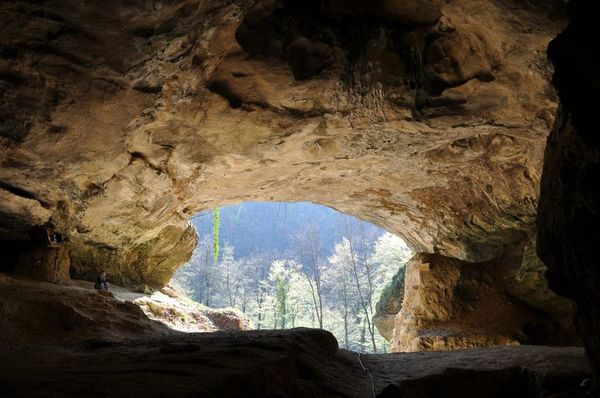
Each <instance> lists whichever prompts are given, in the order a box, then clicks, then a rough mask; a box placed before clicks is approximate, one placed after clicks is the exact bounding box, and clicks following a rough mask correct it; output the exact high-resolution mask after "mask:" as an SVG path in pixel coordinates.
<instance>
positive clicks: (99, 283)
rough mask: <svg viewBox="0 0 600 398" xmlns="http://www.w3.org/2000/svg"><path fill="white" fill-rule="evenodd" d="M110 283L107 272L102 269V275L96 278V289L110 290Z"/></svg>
mask: <svg viewBox="0 0 600 398" xmlns="http://www.w3.org/2000/svg"><path fill="white" fill-rule="evenodd" d="M108 288H109V285H108V282H107V281H106V272H105V271H102V272H101V273H100V276H99V277H98V278H96V283H95V284H94V289H96V290H108Z"/></svg>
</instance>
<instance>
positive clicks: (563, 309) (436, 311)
mask: <svg viewBox="0 0 600 398" xmlns="http://www.w3.org/2000/svg"><path fill="white" fill-rule="evenodd" d="M521 250H522V248H521V247H519V248H514V249H512V250H509V251H507V252H506V253H505V254H504V255H503V256H501V257H499V258H497V259H494V260H492V261H489V262H483V263H466V262H464V261H460V260H457V259H451V258H447V257H444V256H440V255H436V254H417V255H416V256H415V257H413V258H412V259H411V261H410V262H409V263H408V265H407V270H406V279H405V292H404V299H403V302H402V308H401V310H400V312H399V313H398V315H397V316H396V321H395V325H394V331H393V337H392V340H391V343H392V351H404V352H406V351H409V352H410V351H440V350H442V351H443V350H452V349H460V348H471V347H484V346H493V345H517V344H545V345H576V344H578V340H577V338H576V337H575V333H574V330H573V326H572V314H573V309H572V308H571V306H572V304H571V303H570V302H569V301H568V300H566V299H561V298H559V297H557V296H556V295H554V294H553V293H552V292H551V291H549V290H548V288H547V286H536V288H535V289H534V290H535V292H536V294H537V296H536V297H535V298H532V297H530V296H529V295H528V294H521V295H519V296H516V295H511V294H510V290H509V289H508V287H514V286H523V285H522V284H521V283H519V280H518V279H516V278H515V274H518V270H520V269H521V268H522V267H521V266H520V265H521V264H522V258H523V256H522V251H521ZM523 292H525V293H528V292H529V290H527V289H526V287H523V290H522V291H521V290H519V293H523ZM513 293H514V292H513ZM517 297H518V298H517ZM542 298H543V299H542ZM548 302H550V303H554V304H556V305H557V307H554V306H552V305H548ZM536 304H537V305H536ZM543 304H546V306H544V305H543ZM534 305H536V306H534Z"/></svg>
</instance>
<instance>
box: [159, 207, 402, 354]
mask: <svg viewBox="0 0 600 398" xmlns="http://www.w3.org/2000/svg"><path fill="white" fill-rule="evenodd" d="M190 223H191V224H192V225H193V226H194V227H195V229H196V231H197V234H198V243H197V246H196V248H195V250H194V252H193V255H192V257H191V259H190V260H189V261H188V262H187V263H186V264H185V265H183V266H182V267H181V268H180V269H179V270H178V271H177V272H176V274H175V275H174V277H173V279H172V280H171V286H173V287H175V290H176V291H178V292H180V294H181V295H182V296H184V297H185V298H186V300H187V302H188V303H190V304H191V303H192V301H193V302H196V303H199V304H198V307H197V308H198V309H199V311H198V312H197V313H194V312H193V311H192V313H193V315H192V316H189V314H188V315H187V316H185V315H184V316H175V317H173V316H171V322H168V323H169V324H170V326H171V327H175V328H178V329H181V330H187V331H210V330H215V329H217V330H222V329H229V328H238V326H239V327H240V328H242V329H288V328H294V327H310V328H320V329H326V330H329V331H331V332H332V333H333V334H334V335H335V337H336V338H337V340H338V342H339V345H340V346H341V347H343V348H347V349H351V350H354V351H358V352H386V351H387V350H388V341H387V340H386V339H385V338H384V337H382V333H381V332H380V330H381V331H383V330H387V329H389V328H387V327H386V326H385V325H384V324H383V323H384V322H381V320H382V319H383V318H382V317H381V312H382V311H383V308H384V307H385V302H386V301H387V300H389V299H390V296H392V295H393V293H391V292H390V289H391V281H392V280H394V281H395V282H398V280H399V279H403V277H404V267H405V264H406V262H407V261H408V259H409V258H410V257H411V256H412V252H411V250H410V249H409V248H408V246H407V245H406V243H405V242H404V241H403V240H402V239H401V238H399V237H398V236H395V235H393V234H391V233H389V232H386V231H385V230H384V229H382V228H380V227H377V226H375V225H373V224H370V223H368V222H365V221H361V220H358V219H356V218H354V217H352V216H348V215H345V214H342V213H339V212H337V211H335V210H333V209H331V208H329V207H326V206H321V205H315V204H313V203H310V202H297V203H283V202H279V203H277V202H275V203H273V202H270V203H266V202H246V203H241V204H238V205H234V206H227V207H223V208H220V209H211V210H207V211H204V212H201V213H199V214H197V215H195V216H194V217H193V218H192V219H191V221H190ZM396 284H397V283H396ZM399 297H400V296H397V297H396V298H397V299H399ZM192 305H193V304H192ZM213 309H214V310H213ZM163 313H164V311H163ZM186 317H187V319H185V318H186ZM163 318H164V317H163ZM163 320H164V319H163ZM390 330H391V329H390ZM388 332H389V330H388ZM383 334H386V333H385V331H384V332H383ZM390 337H391V336H389V334H388V335H387V338H388V339H389V338H390Z"/></svg>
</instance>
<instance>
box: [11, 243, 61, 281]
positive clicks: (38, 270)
mask: <svg viewBox="0 0 600 398" xmlns="http://www.w3.org/2000/svg"><path fill="white" fill-rule="evenodd" d="M70 268H71V260H70V257H69V246H68V244H62V245H61V246H59V247H55V248H49V247H44V246H42V247H38V248H37V249H35V250H32V251H30V252H27V253H26V254H23V255H22V256H21V257H20V258H19V260H18V262H17V267H16V269H15V272H16V273H19V274H23V275H28V276H30V277H33V278H36V279H41V280H44V281H48V282H52V283H60V284H66V283H68V282H69V280H70V273H69V270H70Z"/></svg>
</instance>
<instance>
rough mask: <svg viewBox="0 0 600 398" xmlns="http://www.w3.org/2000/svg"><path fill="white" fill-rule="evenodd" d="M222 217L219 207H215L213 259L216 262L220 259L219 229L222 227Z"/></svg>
mask: <svg viewBox="0 0 600 398" xmlns="http://www.w3.org/2000/svg"><path fill="white" fill-rule="evenodd" d="M220 223H221V221H220V219H219V208H218V207H215V208H214V209H213V259H214V260H215V264H216V263H217V262H218V261H219V229H220Z"/></svg>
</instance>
